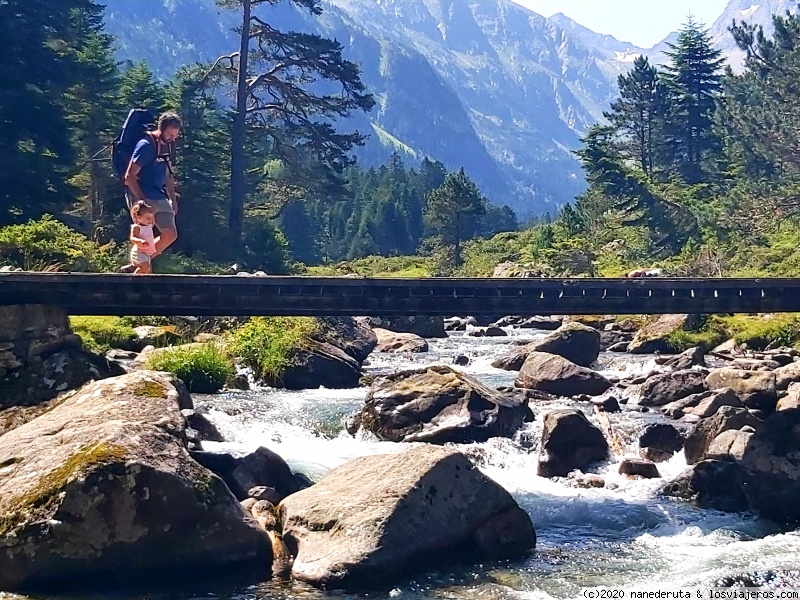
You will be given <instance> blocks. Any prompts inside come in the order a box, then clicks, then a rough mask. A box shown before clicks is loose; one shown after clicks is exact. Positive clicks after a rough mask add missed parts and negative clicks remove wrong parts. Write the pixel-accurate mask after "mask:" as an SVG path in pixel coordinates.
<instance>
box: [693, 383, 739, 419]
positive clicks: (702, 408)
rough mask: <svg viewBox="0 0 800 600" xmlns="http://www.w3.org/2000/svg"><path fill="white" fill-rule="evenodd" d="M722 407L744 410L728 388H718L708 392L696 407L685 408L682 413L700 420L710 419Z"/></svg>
mask: <svg viewBox="0 0 800 600" xmlns="http://www.w3.org/2000/svg"><path fill="white" fill-rule="evenodd" d="M722 406H733V407H734V408H745V406H744V404H742V401H741V400H739V396H737V395H736V392H734V391H733V390H732V389H730V388H720V389H718V390H715V391H713V392H708V395H707V396H706V397H705V398H703V399H702V400H700V402H698V403H697V405H696V406H693V407H691V408H688V407H687V408H686V409H685V410H684V412H685V413H686V414H690V415H696V416H698V417H700V418H702V419H705V418H706V417H710V416H712V415H714V414H716V412H717V411H718V410H719V409H720V407H722Z"/></svg>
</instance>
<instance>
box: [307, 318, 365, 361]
mask: <svg viewBox="0 0 800 600" xmlns="http://www.w3.org/2000/svg"><path fill="white" fill-rule="evenodd" d="M319 321H320V322H321V323H322V331H323V332H324V333H323V334H322V337H324V339H318V340H317V341H320V342H328V343H330V344H333V345H334V346H336V347H337V348H340V349H342V350H344V351H345V353H346V354H348V355H349V356H352V357H353V358H354V359H355V360H356V361H358V362H359V363H362V362H364V360H366V358H367V356H369V355H370V353H371V352H372V351H373V350H374V349H375V346H376V345H377V344H378V338H377V336H376V335H375V333H374V332H373V331H372V329H371V328H370V326H369V325H368V324H367V323H365V322H364V321H363V320H362V319H356V318H354V317H323V318H320V319H319Z"/></svg>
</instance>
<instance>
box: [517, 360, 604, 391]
mask: <svg viewBox="0 0 800 600" xmlns="http://www.w3.org/2000/svg"><path fill="white" fill-rule="evenodd" d="M514 385H516V386H517V387H522V388H529V389H532V390H541V391H543V392H548V393H550V394H555V395H556V396H576V395H579V394H587V395H589V396H599V395H600V394H602V393H603V392H605V391H606V390H608V388H610V387H611V382H610V381H609V380H608V379H606V378H605V377H603V376H602V375H601V374H600V373H598V372H596V371H592V370H591V369H588V368H586V367H581V366H579V365H576V364H575V363H572V362H570V361H568V360H567V359H566V358H562V357H561V356H557V355H555V354H547V353H545V352H531V353H530V354H528V357H527V358H526V359H525V363H524V364H523V365H522V369H521V370H520V372H519V375H518V376H517V380H516V383H515V384H514Z"/></svg>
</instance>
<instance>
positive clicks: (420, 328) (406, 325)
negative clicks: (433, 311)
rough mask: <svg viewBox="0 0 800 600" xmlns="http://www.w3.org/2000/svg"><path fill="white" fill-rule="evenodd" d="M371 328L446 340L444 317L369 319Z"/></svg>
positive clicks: (368, 322) (367, 320)
mask: <svg viewBox="0 0 800 600" xmlns="http://www.w3.org/2000/svg"><path fill="white" fill-rule="evenodd" d="M366 323H367V324H368V325H369V326H370V327H373V328H375V327H379V328H381V329H388V330H389V331H394V332H395V333H413V334H415V335H418V336H420V337H424V338H446V337H447V332H446V331H445V329H444V317H416V316H406V317H367V319H366Z"/></svg>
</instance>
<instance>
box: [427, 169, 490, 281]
mask: <svg viewBox="0 0 800 600" xmlns="http://www.w3.org/2000/svg"><path fill="white" fill-rule="evenodd" d="M485 213H486V200H485V199H484V198H483V196H482V195H481V193H480V191H479V190H478V186H476V185H475V183H474V182H473V181H472V180H471V179H470V178H469V177H467V175H466V173H464V169H463V168H462V169H461V170H460V171H459V172H458V173H451V174H450V175H448V176H447V178H446V179H445V181H444V183H443V184H442V185H441V186H439V187H438V188H436V189H435V190H433V191H432V192H431V193H430V194H428V204H427V206H426V207H425V220H426V222H427V224H428V226H429V227H430V229H431V231H433V232H434V234H435V235H437V236H439V238H440V240H441V243H442V244H443V245H445V246H448V247H450V248H452V255H451V256H452V264H453V266H455V267H459V266H461V263H462V262H463V261H462V258H461V247H462V244H463V243H464V242H465V241H466V240H469V239H471V238H472V237H474V236H475V234H476V233H477V231H478V225H479V219H480V217H482V216H483V215H484V214H485Z"/></svg>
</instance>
